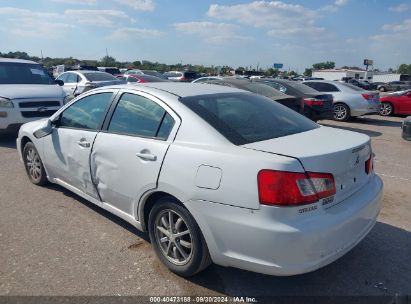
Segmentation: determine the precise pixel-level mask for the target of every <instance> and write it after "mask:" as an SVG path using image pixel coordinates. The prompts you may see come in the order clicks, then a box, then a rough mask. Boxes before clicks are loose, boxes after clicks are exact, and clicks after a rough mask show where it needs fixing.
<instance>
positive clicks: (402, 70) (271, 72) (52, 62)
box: [0, 51, 411, 77]
mask: <svg viewBox="0 0 411 304" xmlns="http://www.w3.org/2000/svg"><path fill="white" fill-rule="evenodd" d="M0 57H4V58H17V59H25V60H32V61H35V62H39V63H41V64H43V66H44V67H46V68H51V67H53V66H56V65H61V64H64V65H67V66H73V65H76V64H80V63H81V64H84V65H89V66H96V67H97V66H109V67H117V68H130V69H141V70H156V71H159V72H166V71H182V70H190V71H195V72H197V73H204V74H208V75H216V74H228V73H229V71H231V70H235V71H236V72H237V73H239V74H241V73H245V72H246V71H254V72H261V74H264V75H265V76H272V77H276V76H279V75H281V76H285V77H292V76H297V75H298V73H297V72H295V71H280V70H278V69H274V68H268V69H261V68H260V69H258V71H257V70H256V69H253V68H252V67H248V68H247V67H238V68H236V69H235V68H232V67H230V66H213V65H212V66H204V65H191V64H182V63H177V64H165V63H159V62H150V61H145V60H142V61H139V60H136V61H132V62H130V61H124V62H121V61H118V60H116V59H115V58H114V57H112V56H108V55H107V56H104V57H103V58H101V59H100V60H78V59H76V58H73V57H66V58H51V57H44V58H40V57H37V56H30V55H28V54H27V53H26V52H19V51H17V52H8V53H2V52H0ZM334 68H335V62H333V61H325V62H319V63H314V64H313V65H312V67H310V68H306V69H305V71H304V76H307V77H310V76H312V72H313V70H324V69H334ZM342 68H345V69H359V67H357V66H343V67H342ZM388 71H389V72H394V73H395V72H397V73H399V74H408V75H411V64H401V65H399V67H398V69H397V70H395V69H392V68H390V69H389V70H388Z"/></svg>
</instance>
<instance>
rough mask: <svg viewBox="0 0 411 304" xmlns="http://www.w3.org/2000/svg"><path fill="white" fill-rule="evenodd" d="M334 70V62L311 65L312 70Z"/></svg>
mask: <svg viewBox="0 0 411 304" xmlns="http://www.w3.org/2000/svg"><path fill="white" fill-rule="evenodd" d="M333 68H335V62H333V61H326V62H319V63H314V64H313V69H314V70H325V69H333Z"/></svg>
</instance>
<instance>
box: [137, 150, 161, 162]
mask: <svg viewBox="0 0 411 304" xmlns="http://www.w3.org/2000/svg"><path fill="white" fill-rule="evenodd" d="M136 156H137V157H138V158H141V159H142V160H147V161H156V160H157V156H155V155H153V154H150V153H147V152H143V151H142V152H139V153H136Z"/></svg>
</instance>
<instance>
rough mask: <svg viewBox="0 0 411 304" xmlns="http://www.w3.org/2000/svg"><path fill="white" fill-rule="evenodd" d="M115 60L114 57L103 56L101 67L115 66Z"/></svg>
mask: <svg viewBox="0 0 411 304" xmlns="http://www.w3.org/2000/svg"><path fill="white" fill-rule="evenodd" d="M116 63H117V61H116V59H115V58H114V57H111V56H104V57H103V58H101V60H100V64H101V65H102V66H107V67H108V66H116Z"/></svg>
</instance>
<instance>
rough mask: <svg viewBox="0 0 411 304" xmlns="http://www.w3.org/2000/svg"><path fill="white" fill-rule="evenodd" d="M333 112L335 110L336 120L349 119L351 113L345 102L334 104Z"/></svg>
mask: <svg viewBox="0 0 411 304" xmlns="http://www.w3.org/2000/svg"><path fill="white" fill-rule="evenodd" d="M333 112H334V120H338V121H347V120H348V119H349V118H350V116H351V114H350V108H349V107H348V106H347V105H346V104H343V103H336V104H335V105H334V106H333Z"/></svg>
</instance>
